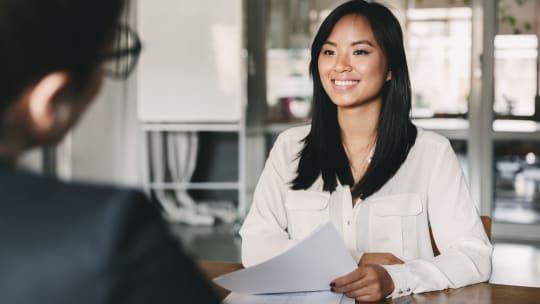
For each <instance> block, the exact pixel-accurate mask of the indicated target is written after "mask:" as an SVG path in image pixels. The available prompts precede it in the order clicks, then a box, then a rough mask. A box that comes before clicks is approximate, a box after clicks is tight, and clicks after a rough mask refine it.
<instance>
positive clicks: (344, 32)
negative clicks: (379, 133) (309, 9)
mask: <svg viewBox="0 0 540 304" xmlns="http://www.w3.org/2000/svg"><path fill="white" fill-rule="evenodd" d="M318 66H319V76H320V78H321V82H322V85H323V88H324V90H325V91H326V93H327V94H328V96H329V97H330V99H331V100H332V102H333V103H334V104H336V106H338V107H344V108H350V107H359V106H362V105H366V104H369V103H371V102H379V103H380V102H381V88H382V86H383V84H384V82H385V81H386V80H389V79H390V78H391V73H390V72H387V68H386V59H385V57H384V54H383V52H382V50H381V48H380V47H379V45H378V43H377V40H375V36H374V35H373V32H372V30H371V26H370V25H369V22H368V20H367V19H366V18H365V17H364V16H360V15H346V16H344V17H342V18H341V19H340V20H339V21H338V22H337V23H336V25H335V26H334V28H333V30H332V32H331V33H330V36H328V39H327V40H326V42H325V43H324V44H323V47H322V48H321V52H320V54H319V60H318Z"/></svg>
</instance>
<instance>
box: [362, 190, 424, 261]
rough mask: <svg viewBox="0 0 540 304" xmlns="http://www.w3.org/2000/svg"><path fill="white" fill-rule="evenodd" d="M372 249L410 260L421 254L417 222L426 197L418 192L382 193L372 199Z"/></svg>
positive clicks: (370, 233) (370, 229) (370, 227)
mask: <svg viewBox="0 0 540 304" xmlns="http://www.w3.org/2000/svg"><path fill="white" fill-rule="evenodd" d="M370 210H371V213H370V215H371V216H370V225H369V235H370V247H371V248H370V249H371V250H373V251H376V252H391V253H393V254H394V255H396V256H397V257H399V258H401V259H404V260H408V259H411V258H414V257H417V256H418V251H419V249H418V236H417V226H418V223H419V217H420V216H421V214H422V210H423V207H422V201H421V199H420V196H419V195H417V194H398V195H391V196H384V197H378V198H375V199H373V200H372V201H371V208H370Z"/></svg>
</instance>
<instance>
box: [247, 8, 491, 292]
mask: <svg viewBox="0 0 540 304" xmlns="http://www.w3.org/2000/svg"><path fill="white" fill-rule="evenodd" d="M311 58H312V59H311V64H310V72H311V75H312V77H313V107H314V108H313V117H312V121H311V126H305V127H298V128H293V129H290V130H287V131H285V132H283V133H282V134H280V136H279V137H278V138H277V140H276V142H275V144H274V147H273V148H272V150H271V152H270V155H269V158H268V161H267V163H266V166H265V168H264V170H263V172H262V175H261V177H260V180H259V183H258V185H257V187H256V189H255V194H254V200H253V204H252V206H251V209H250V211H249V213H248V215H247V217H246V220H245V222H244V224H243V226H242V229H241V231H240V234H241V236H242V260H243V263H244V265H245V266H250V265H253V264H257V263H260V262H262V261H264V260H266V259H269V258H271V257H273V256H275V255H277V254H279V253H281V252H283V251H285V250H287V249H288V248H290V247H291V246H293V245H294V244H295V243H297V242H298V241H300V240H302V239H303V238H305V237H306V236H307V235H308V234H309V233H310V232H311V231H313V230H314V229H315V228H316V227H317V226H318V225H320V224H321V223H324V222H326V221H331V222H332V223H333V224H334V226H335V227H336V229H337V230H338V232H339V233H340V234H341V236H342V237H343V239H344V241H345V244H346V246H347V248H348V249H349V251H350V253H351V254H352V256H353V257H354V258H355V259H356V261H357V262H358V268H357V269H356V270H355V271H353V272H351V273H350V274H347V275H344V276H343V277H340V278H336V279H335V280H334V281H333V282H330V284H331V287H332V290H334V291H336V292H343V293H346V294H347V295H348V296H350V297H353V298H356V299H357V300H359V301H375V300H379V299H381V298H383V297H386V296H392V297H398V296H402V295H406V294H410V293H418V292H424V291H430V290H441V289H445V288H449V287H452V288H453V287H460V286H464V285H468V284H472V283H476V282H481V281H486V280H487V279H488V278H489V275H490V271H491V252H492V246H491V244H490V242H489V240H488V238H487V236H486V234H485V231H484V230H483V226H482V223H481V221H480V218H479V216H478V212H477V210H476V208H475V205H474V204H473V202H472V201H471V198H470V195H469V191H468V189H467V185H466V183H465V180H464V178H463V174H462V172H461V169H460V167H459V165H458V162H457V159H456V157H455V154H454V152H453V150H452V148H451V146H450V144H449V142H448V140H446V139H445V138H443V137H441V136H439V135H437V134H435V133H432V132H428V131H424V130H421V129H417V128H416V127H415V126H414V125H413V124H412V123H411V121H410V118H409V113H410V109H411V92H410V82H409V76H408V69H407V63H406V59H405V52H404V49H403V39H402V33H401V28H400V26H399V23H398V21H397V20H396V18H395V17H394V16H393V15H392V13H391V12H390V11H389V10H388V9H387V8H386V7H384V6H382V5H380V4H377V3H369V2H366V1H361V0H358V1H354V0H353V1H349V2H347V3H344V4H342V5H341V6H339V7H337V8H336V9H335V10H334V11H332V12H331V13H330V15H329V16H328V17H327V18H326V19H325V20H324V22H323V23H322V25H321V27H320V29H319V31H318V33H317V35H316V36H315V39H314V41H313V45H312V48H311ZM430 226H431V228H432V230H433V235H434V238H435V241H436V243H437V246H438V248H439V249H440V251H441V255H440V256H437V257H434V256H433V251H432V248H431V243H430V237H429V227H430Z"/></svg>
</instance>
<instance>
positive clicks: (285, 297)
mask: <svg viewBox="0 0 540 304" xmlns="http://www.w3.org/2000/svg"><path fill="white" fill-rule="evenodd" d="M349 303H350V304H354V299H351V298H348V297H346V296H344V295H343V294H340V293H333V292H330V291H315V292H297V293H285V294H271V295H245V294H239V293H231V294H230V295H229V296H228V297H227V298H225V300H223V304H349Z"/></svg>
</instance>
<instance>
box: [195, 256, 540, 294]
mask: <svg viewBox="0 0 540 304" xmlns="http://www.w3.org/2000/svg"><path fill="white" fill-rule="evenodd" d="M198 266H199V268H200V269H201V270H202V271H203V272H204V273H205V274H206V275H207V277H208V278H210V279H213V278H215V277H217V276H220V275H222V274H225V273H229V272H232V271H236V270H239V269H242V268H243V267H242V265H241V264H238V263H224V262H210V261H199V262H198ZM214 287H215V288H216V290H217V292H218V294H219V296H220V297H221V298H222V299H224V298H225V297H226V296H227V294H228V293H229V292H228V291H227V290H225V289H223V288H221V287H219V286H217V285H214ZM379 303H392V304H409V303H410V304H413V303H418V304H420V303H425V304H428V303H430V304H431V303H437V304H446V303H478V304H507V303H511V304H522V303H523V304H529V303H540V288H532V287H521V286H511V285H498V284H489V283H480V284H474V285H470V286H467V287H463V288H457V289H447V290H443V291H433V292H426V293H420V294H415V295H410V296H405V297H401V298H396V299H393V300H384V301H381V302H379Z"/></svg>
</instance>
